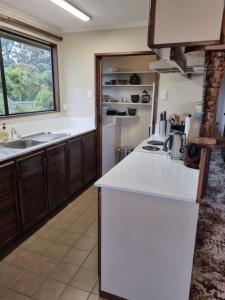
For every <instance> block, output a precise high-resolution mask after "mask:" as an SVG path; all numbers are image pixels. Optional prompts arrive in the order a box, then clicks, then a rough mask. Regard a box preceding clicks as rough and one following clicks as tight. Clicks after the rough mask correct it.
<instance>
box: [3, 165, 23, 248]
mask: <svg viewBox="0 0 225 300" xmlns="http://www.w3.org/2000/svg"><path fill="white" fill-rule="evenodd" d="M19 231H20V230H19V218H18V207H17V185H16V171H15V164H14V162H12V163H8V164H4V165H1V166H0V248H1V247H2V246H3V245H4V244H6V243H7V242H8V241H10V240H11V239H13V238H14V237H16V236H17V234H18V233H19Z"/></svg>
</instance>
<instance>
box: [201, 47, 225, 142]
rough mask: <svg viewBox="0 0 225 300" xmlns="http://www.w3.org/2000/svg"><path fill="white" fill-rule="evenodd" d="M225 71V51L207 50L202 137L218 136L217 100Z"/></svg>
mask: <svg viewBox="0 0 225 300" xmlns="http://www.w3.org/2000/svg"><path fill="white" fill-rule="evenodd" d="M224 72H225V52H223V51H206V60H205V78H204V92H203V101H204V103H203V113H204V116H203V122H202V128H201V136H202V137H214V138H215V137H216V135H217V130H216V114H217V101H218V96H219V92H220V87H221V83H222V80H223V75H224ZM224 101H225V99H224Z"/></svg>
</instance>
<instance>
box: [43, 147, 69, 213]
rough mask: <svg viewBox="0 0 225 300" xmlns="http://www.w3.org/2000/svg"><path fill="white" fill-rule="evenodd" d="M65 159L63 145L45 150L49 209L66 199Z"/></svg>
mask: <svg viewBox="0 0 225 300" xmlns="http://www.w3.org/2000/svg"><path fill="white" fill-rule="evenodd" d="M66 157H67V155H66V144H65V143H64V144H60V145H57V146H54V147H51V148H48V149H47V150H46V161H47V185H48V199H49V205H50V208H51V209H52V208H54V207H56V206H58V205H59V204H61V203H63V202H64V201H65V200H66V198H67V197H68V195H67V194H68V184H67V162H66Z"/></svg>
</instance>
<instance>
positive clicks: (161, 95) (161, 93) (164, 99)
mask: <svg viewBox="0 0 225 300" xmlns="http://www.w3.org/2000/svg"><path fill="white" fill-rule="evenodd" d="M160 99H161V100H162V101H166V100H167V91H166V90H164V91H161V92H160Z"/></svg>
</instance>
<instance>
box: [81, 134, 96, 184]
mask: <svg viewBox="0 0 225 300" xmlns="http://www.w3.org/2000/svg"><path fill="white" fill-rule="evenodd" d="M96 174H97V155H96V135H95V132H92V133H89V134H87V135H85V136H84V137H83V178H84V183H88V182H90V181H91V180H92V179H94V178H95V176H96Z"/></svg>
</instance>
